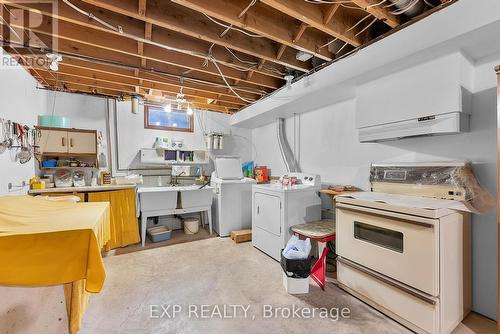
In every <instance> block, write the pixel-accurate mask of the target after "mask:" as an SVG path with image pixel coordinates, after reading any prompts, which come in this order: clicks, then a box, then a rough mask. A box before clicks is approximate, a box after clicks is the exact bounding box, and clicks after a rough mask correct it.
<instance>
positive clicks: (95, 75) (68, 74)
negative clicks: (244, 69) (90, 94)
mask: <svg viewBox="0 0 500 334" xmlns="http://www.w3.org/2000/svg"><path fill="white" fill-rule="evenodd" d="M36 69H37V70H38V71H41V72H45V73H46V72H49V70H48V69H47V68H43V67H36ZM57 75H60V76H64V77H65V78H79V79H86V80H98V81H99V82H104V83H109V84H114V85H120V84H121V85H125V86H127V87H139V88H140V89H141V90H143V91H149V90H157V91H161V92H163V93H166V94H170V95H173V94H177V93H178V92H179V87H176V86H172V85H166V84H151V83H150V82H147V81H143V80H142V79H141V78H137V79H135V78H134V79H131V78H130V79H129V78H123V77H122V76H119V75H113V74H105V73H101V72H98V71H91V70H83V69H79V68H74V67H71V66H67V65H63V64H60V65H59V70H58V71H57ZM139 81H143V83H142V84H139ZM182 91H183V93H184V95H185V96H186V97H189V98H191V99H196V98H202V99H207V100H209V99H213V98H214V96H215V94H213V95H210V94H203V93H200V92H198V91H196V90H193V89H189V88H185V89H183V90H182ZM136 92H137V89H136ZM218 101H220V102H221V105H224V106H228V107H232V108H241V107H242V106H244V105H246V104H247V103H246V102H243V101H241V100H239V101H234V100H232V101H228V100H226V99H225V97H224V96H222V97H221V98H220V99H218Z"/></svg>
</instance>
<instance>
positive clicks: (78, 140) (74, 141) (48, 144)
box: [36, 128, 97, 155]
mask: <svg viewBox="0 0 500 334" xmlns="http://www.w3.org/2000/svg"><path fill="white" fill-rule="evenodd" d="M38 129H39V130H40V135H39V136H38V137H37V138H36V145H37V146H38V150H39V153H40V154H41V155H49V154H50V155H56V154H59V155H72V154H75V155H77V154H97V132H96V131H94V130H80V129H68V130H65V129H54V128H38Z"/></svg>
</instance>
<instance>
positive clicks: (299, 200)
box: [252, 173, 321, 261]
mask: <svg viewBox="0 0 500 334" xmlns="http://www.w3.org/2000/svg"><path fill="white" fill-rule="evenodd" d="M287 175H288V176H295V177H297V179H298V180H300V184H298V185H294V186H291V187H286V186H282V185H281V182H280V183H274V184H255V185H253V186H252V244H253V246H254V247H256V248H258V249H260V250H261V251H263V252H264V253H266V254H268V255H269V256H271V257H273V258H274V259H275V260H277V261H279V260H280V251H281V249H283V248H284V247H285V245H286V243H287V242H288V239H290V237H291V236H292V234H291V233H290V227H291V226H294V225H297V224H304V223H309V222H312V221H317V220H320V219H321V199H320V197H319V190H320V188H321V178H320V176H319V175H315V174H306V173H289V174H287ZM281 178H283V177H281Z"/></svg>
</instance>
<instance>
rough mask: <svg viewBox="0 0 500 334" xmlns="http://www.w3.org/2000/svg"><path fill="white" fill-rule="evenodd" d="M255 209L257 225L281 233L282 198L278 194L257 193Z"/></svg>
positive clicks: (273, 232)
mask: <svg viewBox="0 0 500 334" xmlns="http://www.w3.org/2000/svg"><path fill="white" fill-rule="evenodd" d="M253 209H254V212H253V214H254V217H255V219H254V223H255V226H256V227H259V228H261V229H263V230H265V231H267V232H270V233H272V234H275V235H277V236H279V235H281V199H280V198H279V197H278V196H273V195H268V194H262V193H255V194H254V208H253Z"/></svg>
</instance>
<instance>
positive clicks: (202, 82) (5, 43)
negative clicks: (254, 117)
mask: <svg viewBox="0 0 500 334" xmlns="http://www.w3.org/2000/svg"><path fill="white" fill-rule="evenodd" d="M0 42H1V44H2V46H9V47H23V48H26V49H27V48H29V46H26V45H24V44H21V43H15V42H12V41H5V40H1V41H0ZM31 49H35V50H36V51H39V52H54V53H55V52H56V51H54V50H50V49H45V48H38V47H37V48H33V47H31ZM58 53H59V54H61V55H63V56H65V57H67V58H73V59H77V60H82V61H87V62H89V61H90V62H93V63H98V64H104V65H110V66H114V67H119V68H123V69H128V70H140V71H142V72H145V73H149V74H151V75H153V76H157V77H158V78H162V79H163V80H165V79H166V77H169V78H175V79H179V80H181V78H182V79H183V80H185V81H189V82H193V83H196V84H200V85H206V86H212V87H221V88H227V86H226V85H225V84H220V83H216V82H211V81H207V80H201V79H195V78H189V77H186V76H182V75H178V74H172V73H168V72H163V71H159V70H155V69H154V68H141V67H137V66H129V65H124V64H121V63H116V62H112V61H108V60H102V59H99V58H94V57H88V56H81V55H77V54H74V53H69V52H60V51H59V52H58ZM33 56H34V57H38V55H36V54H34V53H33ZM50 74H51V75H52V76H53V74H52V73H50ZM54 78H55V77H54ZM235 88H236V87H235ZM237 89H238V90H240V91H243V92H247V93H251V94H257V95H260V96H264V95H267V94H268V92H266V91H264V90H260V89H256V88H253V87H237Z"/></svg>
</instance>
